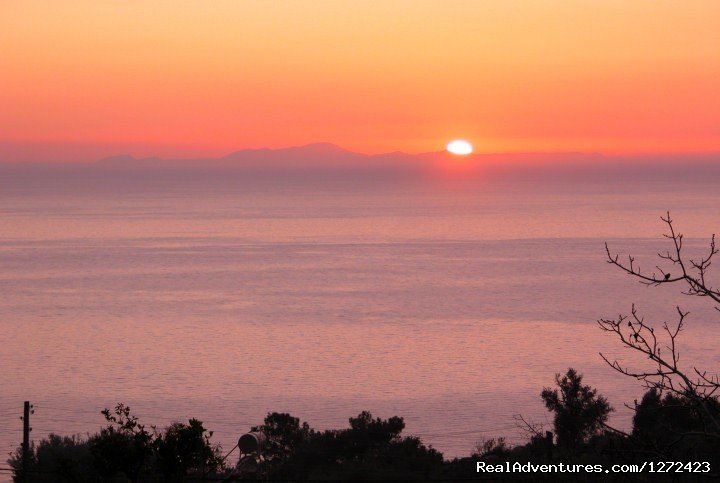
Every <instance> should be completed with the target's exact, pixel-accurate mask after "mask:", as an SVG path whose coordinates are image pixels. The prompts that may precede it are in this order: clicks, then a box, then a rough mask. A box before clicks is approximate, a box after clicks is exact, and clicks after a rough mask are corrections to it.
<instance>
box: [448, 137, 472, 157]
mask: <svg viewBox="0 0 720 483" xmlns="http://www.w3.org/2000/svg"><path fill="white" fill-rule="evenodd" d="M445 149H447V151H448V152H449V153H452V154H457V155H459V156H465V155H468V154H471V153H472V152H473V147H472V144H470V143H469V142H467V141H465V140H464V139H455V140H454V141H450V142H449V143H448V144H447V146H446V147H445Z"/></svg>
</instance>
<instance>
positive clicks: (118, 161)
mask: <svg viewBox="0 0 720 483" xmlns="http://www.w3.org/2000/svg"><path fill="white" fill-rule="evenodd" d="M602 159H604V157H603V156H602V155H598V154H585V153H559V154H553V153H542V154H539V153H519V154H518V153H512V154H484V153H475V154H470V155H467V156H456V155H453V154H450V153H448V152H446V151H437V152H428V153H421V154H408V153H403V152H400V151H396V152H391V153H383V154H362V153H356V152H353V151H348V150H347V149H344V148H342V147H340V146H337V145H335V144H332V143H313V144H307V145H304V146H295V147H289V148H281V149H269V148H263V149H243V150H240V151H235V152H232V153H230V154H227V155H225V156H221V157H218V158H181V159H162V158H157V157H151V158H135V157H133V156H130V155H120V156H110V157H107V158H103V159H100V160H99V161H97V164H98V165H101V166H107V167H138V168H140V167H146V168H149V167H171V166H176V167H188V168H189V167H254V168H278V167H285V168H322V167H328V168H343V167H357V168H362V167H373V168H381V167H387V168H390V167H406V168H413V167H415V168H423V167H432V166H435V165H437V164H438V163H443V164H448V163H451V164H455V165H480V164H482V165H484V166H488V165H507V164H512V165H516V164H524V163H529V164H536V165H537V164H545V163H557V162H570V161H572V162H575V163H577V162H583V163H586V162H589V161H599V160H602Z"/></svg>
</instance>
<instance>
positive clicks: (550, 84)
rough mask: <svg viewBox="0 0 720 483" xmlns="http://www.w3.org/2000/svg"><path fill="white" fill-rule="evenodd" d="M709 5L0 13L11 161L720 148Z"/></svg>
mask: <svg viewBox="0 0 720 483" xmlns="http://www.w3.org/2000/svg"><path fill="white" fill-rule="evenodd" d="M719 89H720V2H719V1H717V0H706V1H700V0H696V1H693V0H683V1H680V0H677V1H664V0H652V1H645V0H632V1H629V0H594V1H591V0H575V1H570V0H555V1H551V0H545V1H535V0H527V1H512V0H438V1H431V0H384V1H363V0H357V1H341V0H327V1H325V0H311V1H299V0H298V1H270V0H258V1H238V0H227V1H223V0H215V1H212V2H207V1H200V0H197V1H195V0H192V1H191V0H172V1H157V0H156V1H143V2H140V1H123V2H116V1H98V0H92V1H84V0H66V1H58V2H56V1H44V2H40V1H14V0H9V1H3V2H2V3H0V106H1V107H0V161H20V160H92V159H96V158H98V157H102V156H107V155H112V154H118V153H130V154H133V155H136V156H150V155H159V156H166V157H167V156H205V155H208V156H210V155H212V156H215V155H222V154H225V153H227V152H230V151H233V150H237V149H243V148H251V147H284V146H292V145H301V144H307V143H311V142H318V141H327V142H333V143H336V144H339V145H341V146H343V147H345V148H348V149H351V150H355V151H360V152H366V153H378V152H386V151H396V150H401V151H406V152H411V153H412V152H424V151H437V150H441V149H442V148H443V146H444V145H445V143H446V142H447V141H448V140H449V139H452V138H466V139H468V140H470V141H471V142H473V144H474V145H475V148H476V150H477V151H480V152H507V151H509V152H518V151H536V152H538V151H539V152H547V151H553V152H557V151H593V152H603V153H677V152H718V151H720V93H719V92H718V90H719Z"/></svg>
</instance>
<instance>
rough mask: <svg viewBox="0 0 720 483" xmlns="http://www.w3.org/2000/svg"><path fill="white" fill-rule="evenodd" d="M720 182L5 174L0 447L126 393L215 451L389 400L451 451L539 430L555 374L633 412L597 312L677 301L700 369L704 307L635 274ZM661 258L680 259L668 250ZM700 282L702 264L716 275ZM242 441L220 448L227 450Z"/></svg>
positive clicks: (683, 346) (81, 170)
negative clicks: (610, 256)
mask: <svg viewBox="0 0 720 483" xmlns="http://www.w3.org/2000/svg"><path fill="white" fill-rule="evenodd" d="M718 186H719V184H718V181H717V180H716V179H704V178H703V176H698V177H696V178H694V179H689V178H687V177H674V176H671V175H663V176H643V175H642V173H640V174H638V172H633V173H631V175H626V174H622V173H620V174H617V173H616V174H612V173H610V174H608V175H605V176H596V175H587V176H581V175H578V176H570V177H567V176H566V177H563V176H562V174H558V173H555V174H552V175H547V176H540V175H528V174H527V173H521V172H518V173H513V172H508V173H505V174H503V175H493V176H490V175H488V176H483V175H482V173H479V174H478V173H474V174H472V176H470V175H468V176H467V177H466V176H465V175H464V174H463V172H461V171H458V172H453V173H450V174H448V175H443V174H442V173H441V174H438V173H434V174H433V173H414V174H412V173H410V174H409V173H405V172H381V171H377V170H376V171H372V172H370V171H368V172H365V171H352V170H344V171H338V172H325V171H317V172H314V171H313V172H306V171H302V170H298V171H291V172H289V171H287V170H283V171H277V170H272V169H269V170H265V171H263V170H241V169H234V170H223V169H215V170H199V169H177V170H173V169H158V170H153V169H101V168H98V167H94V166H85V165H80V164H77V165H74V164H68V165H52V166H40V165H38V166H35V165H28V166H24V165H23V166H20V165H17V166H11V167H7V166H6V167H3V168H1V169H0V368H1V369H0V452H2V455H3V456H5V455H7V454H9V453H11V452H13V451H14V450H15V449H16V448H17V447H18V445H19V444H20V442H21V440H22V421H21V419H20V416H22V409H23V402H24V401H30V403H31V404H32V406H33V413H32V414H31V416H30V425H31V427H32V432H31V439H32V440H34V441H35V442H37V441H39V440H40V439H42V438H44V437H46V436H47V435H48V434H49V433H56V434H63V435H72V434H79V435H81V436H82V435H87V434H88V433H93V432H96V431H98V430H99V429H100V428H101V427H102V426H103V425H104V424H105V421H104V418H103V416H102V415H101V410H103V409H104V408H113V407H114V406H115V405H116V404H118V403H124V404H126V405H128V406H129V407H130V408H131V411H132V413H133V414H135V415H136V416H137V417H139V419H140V422H141V423H144V424H146V425H147V426H151V425H155V426H157V427H158V428H160V429H161V428H163V427H165V426H167V425H168V424H170V423H172V422H175V421H181V422H182V421H185V422H186V421H187V420H188V419H190V418H197V419H200V420H201V421H203V423H204V425H205V427H207V428H208V429H210V430H211V431H213V436H212V441H213V442H215V443H218V444H220V445H222V447H223V450H224V451H229V450H230V449H231V448H232V447H233V446H234V445H235V443H236V442H237V439H238V438H239V436H241V435H242V434H244V433H245V432H248V431H249V430H250V428H251V427H252V426H254V425H259V424H261V423H262V421H263V418H264V417H265V416H266V415H267V414H268V413H269V412H273V411H277V412H288V413H290V414H292V415H293V416H296V417H298V418H299V419H300V420H301V421H307V422H308V423H309V424H310V425H311V426H312V427H314V428H316V429H328V428H344V427H348V419H349V418H350V417H354V416H356V415H358V414H359V413H360V412H361V411H370V412H371V413H372V414H373V415H374V416H377V417H382V418H388V417H391V416H395V415H397V416H401V417H403V418H404V421H405V423H406V428H405V431H404V434H407V435H415V436H418V437H420V438H421V439H422V441H423V442H424V443H425V444H426V445H432V446H433V447H434V448H436V449H437V450H439V451H441V452H443V454H444V455H445V457H446V458H453V457H460V456H467V455H470V454H471V453H472V452H473V451H474V450H475V448H476V447H477V445H478V444H481V443H482V442H483V441H486V440H488V439H491V438H498V437H505V438H506V441H507V442H508V443H510V444H521V443H523V442H524V441H526V440H527V437H528V435H527V431H526V429H527V428H524V427H523V424H522V423H521V422H520V420H519V418H521V417H522V418H523V419H524V420H525V421H528V422H529V423H531V424H532V425H535V426H536V427H537V428H538V429H542V430H552V414H551V413H549V412H548V411H547V409H546V408H545V407H544V405H543V402H542V400H541V398H540V393H541V391H542V390H543V388H544V387H552V386H553V385H554V383H555V375H556V374H558V373H564V372H565V371H567V369H568V368H570V367H572V368H575V369H576V370H578V371H579V372H580V373H582V374H583V376H584V379H583V381H584V382H585V383H587V384H590V385H592V386H593V387H596V388H597V389H598V392H599V393H600V394H603V395H605V396H606V397H607V398H608V399H609V401H610V403H611V404H612V405H613V407H614V408H615V411H614V412H613V413H612V415H611V418H610V424H612V425H614V426H616V427H618V428H622V429H627V428H629V427H630V426H631V418H632V411H631V410H630V409H629V408H628V406H630V407H631V406H632V405H633V403H634V401H635V400H636V399H637V400H639V398H641V397H642V394H643V392H644V388H643V386H642V384H641V383H640V382H639V381H636V380H634V379H632V378H629V377H627V376H624V375H621V374H619V373H617V372H616V371H615V370H613V369H612V368H611V367H609V366H608V365H607V364H606V363H605V362H604V361H603V359H602V358H601V356H600V353H602V354H604V355H605V356H606V357H608V358H609V359H610V360H615V359H618V360H620V361H621V363H622V365H623V366H625V365H627V366H629V367H631V368H640V369H643V368H648V367H650V368H651V369H652V367H651V366H648V361H647V360H646V359H643V358H640V357H636V356H635V355H634V353H633V351H631V350H629V349H627V348H624V347H623V346H622V345H621V344H620V343H619V341H618V340H617V339H616V338H615V337H613V334H609V333H606V332H603V331H602V330H600V329H599V327H598V324H597V320H598V319H600V318H614V317H617V316H619V315H620V314H627V313H629V312H630V310H631V307H632V304H633V303H634V304H635V306H636V307H637V309H638V311H639V312H640V313H641V314H642V315H643V316H645V317H646V321H647V322H648V323H652V324H656V325H657V326H658V327H659V326H661V325H662V323H663V322H665V321H667V322H668V323H669V324H671V325H672V324H673V323H675V322H676V319H677V317H676V316H677V312H676V306H680V307H681V308H683V309H686V310H689V311H690V315H689V316H688V318H687V321H686V326H685V328H684V330H683V331H682V332H681V334H680V337H679V339H678V346H679V352H680V363H681V365H682V366H683V367H685V368H687V369H689V370H691V369H692V367H698V368H700V369H704V370H708V371H709V372H711V373H714V374H717V373H718V371H719V370H720V369H719V368H720V351H719V350H718V349H720V347H719V345H718V341H720V312H717V311H716V310H715V309H714V306H713V304H712V303H711V301H709V300H708V299H703V298H698V297H688V296H686V295H683V294H682V293H681V292H682V290H683V289H685V287H683V286H682V285H679V284H676V285H670V286H667V285H665V286H661V287H647V286H644V285H642V284H640V283H638V282H637V280H634V279H633V278H632V277H630V276H628V275H626V274H624V273H622V271H620V270H619V269H618V268H617V267H614V266H612V265H610V264H608V263H607V255H606V251H605V243H607V244H608V246H609V248H610V250H611V251H612V253H618V254H620V259H621V260H624V259H626V257H627V255H628V254H632V255H634V256H636V262H635V263H639V264H640V267H641V268H642V269H643V270H648V271H653V270H657V269H656V268H655V267H656V265H660V262H662V260H660V259H658V257H657V253H658V252H661V253H664V252H665V250H667V249H672V245H671V244H670V241H669V240H667V239H665V238H663V233H666V232H667V226H665V225H664V223H663V222H662V220H661V219H660V217H661V216H664V215H665V214H666V213H667V212H668V211H670V213H671V216H672V218H673V219H674V220H675V226H676V228H677V229H678V230H679V231H681V232H682V233H683V234H684V235H685V246H684V250H685V251H686V252H687V256H688V257H689V258H698V257H700V256H702V255H703V254H704V253H705V252H706V251H707V247H708V242H709V240H710V236H711V235H712V234H713V233H714V232H717V231H719V230H720V209H718V208H720V189H718ZM661 266H662V267H667V270H669V271H670V272H672V273H676V271H677V267H672V266H667V265H661ZM715 280H717V278H716V279H715ZM234 457H235V456H230V458H229V461H233V458H234Z"/></svg>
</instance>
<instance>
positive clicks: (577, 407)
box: [541, 368, 613, 448]
mask: <svg viewBox="0 0 720 483" xmlns="http://www.w3.org/2000/svg"><path fill="white" fill-rule="evenodd" d="M555 382H556V383H557V386H558V389H550V388H545V389H543V391H542V393H541V397H542V399H543V401H544V402H545V407H547V408H548V410H550V411H552V412H554V413H555V420H554V422H555V434H556V435H557V442H558V445H560V446H565V447H568V448H571V447H574V446H577V445H578V444H580V443H583V442H586V441H587V440H588V438H590V437H591V436H593V435H596V434H598V432H599V431H600V429H601V428H602V425H603V424H604V423H605V421H607V417H608V414H609V413H610V411H612V410H613V409H612V407H611V406H610V404H609V403H608V402H607V399H605V397H603V396H599V395H598V394H597V390H596V389H593V388H591V387H590V386H586V385H583V384H582V374H578V373H577V372H576V371H575V369H572V368H570V369H568V371H567V373H566V374H565V375H564V376H560V374H556V375H555Z"/></svg>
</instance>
